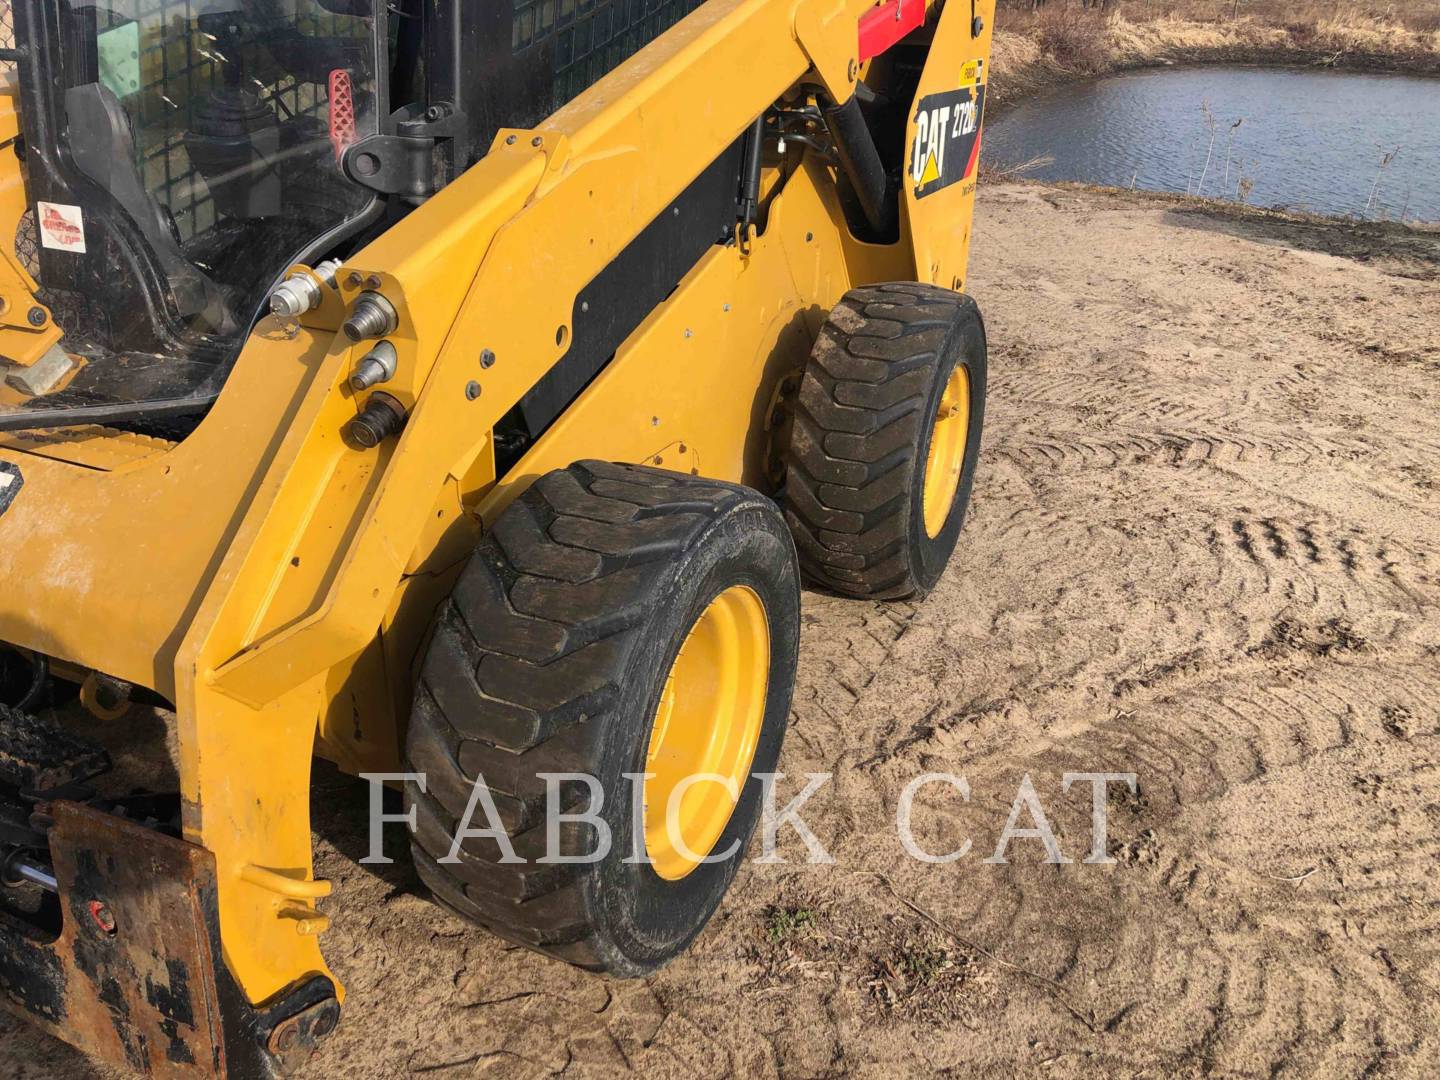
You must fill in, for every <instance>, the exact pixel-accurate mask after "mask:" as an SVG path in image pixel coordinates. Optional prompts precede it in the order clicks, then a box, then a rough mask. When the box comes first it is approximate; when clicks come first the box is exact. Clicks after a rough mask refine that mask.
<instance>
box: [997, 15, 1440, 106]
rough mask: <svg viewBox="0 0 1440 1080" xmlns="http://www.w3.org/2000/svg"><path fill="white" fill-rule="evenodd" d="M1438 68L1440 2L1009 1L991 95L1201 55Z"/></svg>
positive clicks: (1365, 66) (1000, 20)
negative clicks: (1103, 4) (1089, 3)
mask: <svg viewBox="0 0 1440 1080" xmlns="http://www.w3.org/2000/svg"><path fill="white" fill-rule="evenodd" d="M1227 60H1231V61H1240V62H1260V63H1264V62H1277V63H1302V64H1320V65H1325V66H1333V67H1339V66H1346V67H1355V68H1362V69H1391V70H1408V71H1419V72H1428V73H1436V74H1440V0H1397V2H1394V3H1345V2H1343V0H1340V2H1337V0H1331V2H1329V3H1323V2H1320V0H1298V2H1294V0H1288V2H1287V0H1239V2H1238V3H1237V2H1236V0H1110V3H1109V4H1108V6H1107V7H1106V8H1105V9H1104V10H1099V9H1098V4H1096V5H1093V6H1091V7H1089V8H1087V7H1085V6H1083V5H1082V3H1081V0H1046V2H1044V3H1043V4H1041V5H1040V6H1039V7H1038V8H1037V7H1036V6H1035V5H1034V4H1033V2H1032V0H1002V2H1001V6H1000V11H999V14H998V15H997V20H996V28H995V45H994V61H993V62H994V73H995V78H994V80H993V81H992V88H991V94H992V100H996V101H1002V102H1003V101H1004V100H1006V99H1007V98H1013V97H1015V96H1018V95H1020V94H1023V93H1025V92H1027V91H1028V90H1031V89H1034V88H1036V87H1038V86H1043V85H1045V84H1048V83H1052V82H1056V81H1059V80H1063V79H1068V78H1074V77H1076V76H1084V75H1095V74H1101V73H1104V72H1107V71H1114V70H1117V69H1120V68H1129V67H1142V66H1146V65H1149V64H1161V63H1176V62H1180V63H1183V62H1193V61H1211V62H1214V61H1227Z"/></svg>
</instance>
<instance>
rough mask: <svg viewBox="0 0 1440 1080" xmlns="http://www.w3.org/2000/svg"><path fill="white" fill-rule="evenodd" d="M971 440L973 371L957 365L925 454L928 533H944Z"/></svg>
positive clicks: (947, 383)
mask: <svg viewBox="0 0 1440 1080" xmlns="http://www.w3.org/2000/svg"><path fill="white" fill-rule="evenodd" d="M969 440H970V373H969V372H967V371H966V370H965V368H964V367H963V366H962V365H960V364H956V365H955V369H954V370H953V371H951V372H950V378H949V379H947V380H946V382H945V393H944V395H943V396H942V397H941V398H940V408H939V410H938V411H937V412H936V413H935V428H934V430H932V431H931V432H930V450H929V452H928V453H927V454H926V455H925V493H924V499H925V503H924V508H923V509H924V512H925V533H926V535H928V536H929V537H930V538H931V539H934V538H935V537H937V536H939V535H940V530H941V529H943V528H944V527H945V521H946V519H948V518H949V517H950V508H951V507H952V506H954V505H955V492H956V491H957V490H958V489H959V487H960V470H961V469H963V468H964V467H965V444H966V443H967V442H968V441H969Z"/></svg>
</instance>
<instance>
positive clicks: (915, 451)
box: [784, 282, 986, 599]
mask: <svg viewBox="0 0 1440 1080" xmlns="http://www.w3.org/2000/svg"><path fill="white" fill-rule="evenodd" d="M957 366H963V367H964V369H965V371H966V374H967V376H968V388H969V390H968V409H969V415H968V421H969V422H968V429H967V436H966V438H965V440H964V456H963V464H962V467H961V469H960V475H959V477H958V481H957V486H956V489H955V492H954V498H953V502H951V503H950V505H949V512H948V514H947V515H946V516H945V517H944V520H943V524H942V525H941V526H940V527H939V528H938V530H937V531H936V532H935V534H934V535H931V533H930V532H929V531H927V528H926V524H925V509H924V485H925V472H926V457H927V454H928V451H929V447H930V439H931V436H932V432H933V431H934V430H935V426H936V418H937V413H938V412H939V409H940V406H941V401H942V397H943V396H944V393H945V388H946V384H947V380H949V378H950V376H951V373H952V372H954V371H955V369H956V367H957ZM985 380H986V345H985V326H984V323H983V321H982V320H981V318H980V311H979V309H978V308H977V307H976V305H975V301H974V300H972V299H971V298H970V297H968V296H965V295H963V294H961V293H956V292H952V291H950V290H949V289H942V288H938V287H936V286H934V285H922V284H918V283H915V282H903V283H895V284H888V285H874V286H869V287H866V288H859V289H852V290H850V291H849V292H848V293H846V294H845V297H844V298H843V299H842V300H841V301H840V303H839V304H837V305H836V307H835V310H834V311H833V312H831V314H830V317H829V319H827V320H826V322H825V325H824V327H823V328H822V329H821V331H820V335H819V337H818V339H817V340H816V342H815V347H814V349H813V350H812V352H811V356H810V361H809V363H808V364H807V365H806V369H805V375H804V379H803V381H802V383H801V386H800V392H799V395H798V398H797V402H796V406H795V417H794V426H793V429H792V434H791V437H790V449H789V453H788V454H787V456H786V476H785V499H784V501H785V518H786V521H787V523H788V524H789V526H790V529H791V532H792V533H793V534H794V536H795V544H796V547H797V549H798V550H799V554H800V564H801V567H802V569H803V570H804V572H805V574H806V576H807V577H809V578H810V579H811V580H813V581H815V582H816V583H818V584H820V585H823V586H825V587H827V588H829V589H833V590H834V591H836V592H838V593H843V594H845V595H848V596H856V597H869V598H874V599H898V598H901V597H907V596H913V595H923V594H924V593H927V592H929V591H930V589H932V588H933V587H934V586H935V583H936V582H937V581H939V579H940V574H941V573H942V572H943V571H944V569H945V564H946V563H947V562H948V561H949V558H950V555H951V553H952V552H953V551H954V549H955V543H956V540H957V539H958V537H959V534H960V529H961V526H962V525H963V524H964V521H965V511H966V508H967V506H968V505H969V501H970V489H971V486H972V485H973V483H974V478H975V463H976V459H977V458H978V457H979V453H980V434H981V426H982V423H983V420H984V415H985Z"/></svg>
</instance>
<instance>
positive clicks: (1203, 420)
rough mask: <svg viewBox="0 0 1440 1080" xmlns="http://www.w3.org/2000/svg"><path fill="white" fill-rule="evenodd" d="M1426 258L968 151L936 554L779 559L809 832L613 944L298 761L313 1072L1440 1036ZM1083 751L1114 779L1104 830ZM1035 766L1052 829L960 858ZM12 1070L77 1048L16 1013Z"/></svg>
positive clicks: (1401, 1047) (1170, 1062)
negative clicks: (913, 590) (792, 620)
mask: <svg viewBox="0 0 1440 1080" xmlns="http://www.w3.org/2000/svg"><path fill="white" fill-rule="evenodd" d="M1437 271H1440V251H1437V245H1434V244H1431V243H1430V242H1428V241H1422V240H1412V241H1397V240H1395V239H1394V238H1393V237H1391V238H1389V239H1387V238H1386V237H1385V236H1384V235H1382V234H1379V233H1364V232H1360V233H1357V232H1355V231H1354V230H1353V229H1348V228H1345V227H1341V226H1334V225H1327V226H1313V225H1305V224H1296V223H1285V222H1279V221H1275V220H1268V219H1246V218H1224V217H1216V216H1213V215H1207V214H1205V213H1201V212H1196V211H1192V210H1187V209H1184V208H1180V207H1177V206H1174V205H1170V204H1166V203H1163V202H1157V201H1154V200H1142V199H1139V198H1136V197H1130V196H1116V195H1105V194H1095V193H1086V192H1081V191H1073V190H1061V189H1051V188H1041V187H1030V186H1006V185H1001V186H991V187H988V188H986V189H985V191H984V193H983V198H982V205H981V207H980V211H979V220H978V235H977V242H976V251H975V264H974V278H973V281H972V282H971V289H972V291H973V292H974V294H975V295H976V296H977V298H978V299H979V301H980V303H981V306H982V308H983V310H984V311H985V313H986V315H987V318H988V322H989V328H990V335H991V360H990V362H991V373H990V379H991V382H990V403H989V416H988V420H987V426H986V432H985V450H984V459H983V464H982V469H981V472H980V475H979V479H978V482H977V484H976V487H975V498H974V504H973V509H972V511H971V517H970V520H969V522H968V524H967V525H966V528H965V532H964V534H963V536H962V538H961V544H960V549H959V552H958V553H957V555H956V557H955V559H954V561H953V563H952V565H951V567H950V569H949V571H948V573H947V574H946V576H945V579H944V581H943V582H942V584H941V585H940V587H939V589H938V590H937V591H936V592H935V593H934V594H933V595H932V596H931V597H930V598H929V599H928V600H926V601H925V602H923V603H919V604H908V603H900V604H867V603H855V602H851V601H845V600H839V599H834V598H830V597H827V596H822V595H818V594H813V593H812V594H807V595H806V597H805V603H804V642H803V655H802V660H801V666H800V674H799V684H798V687H797V692H796V698H795V709H794V715H793V718H792V721H791V729H790V734H789V738H788V742H787V744H786V747H785V752H784V756H783V759H782V765H783V768H784V770H785V772H786V773H788V774H790V775H791V776H795V777H798V776H800V775H801V774H805V773H832V774H834V779H833V780H832V781H831V782H830V783H829V784H828V785H827V786H826V787H825V788H824V789H823V790H822V792H821V793H820V794H819V795H817V796H816V797H815V798H814V799H813V800H812V802H811V804H810V806H809V807H807V813H806V817H807V820H808V821H809V822H810V824H811V826H812V827H813V828H814V830H815V832H816V834H817V835H818V836H819V838H820V839H821V841H822V842H823V843H824V845H825V846H826V847H827V848H828V849H829V851H830V852H831V853H832V854H833V856H834V859H835V862H834V864H833V865H829V866H808V865H805V864H804V863H803V862H802V861H800V860H801V859H802V857H803V854H804V851H803V846H802V845H801V844H800V842H799V841H798V840H797V839H796V838H795V837H794V835H793V834H790V833H787V834H785V835H784V836H783V837H782V843H781V847H780V852H781V854H783V855H785V856H787V857H788V858H789V859H790V860H791V861H790V862H789V863H787V864H783V865H764V866H762V865H754V864H753V863H747V865H746V866H745V867H744V868H743V869H742V870H741V872H740V874H739V877H738V879H737V881H736V883H735V886H734V888H733V889H732V890H731V892H730V895H729V897H728V899H727V900H726V901H725V903H724V905H723V906H722V908H721V910H720V912H719V914H718V915H717V917H716V918H715V920H714V921H713V922H712V924H711V925H710V926H709V928H708V929H707V930H706V931H705V932H704V934H703V935H702V936H701V937H700V939H699V940H698V942H697V943H696V945H695V947H694V948H693V949H692V950H691V951H690V952H689V953H688V954H687V955H685V956H683V957H682V958H680V959H679V960H677V961H675V962H674V963H673V964H671V965H670V966H669V967H668V968H666V969H665V970H664V971H662V972H661V973H660V974H658V975H656V976H655V977H653V978H650V979H646V980H644V981H639V982H628V983H618V982H608V981H604V980H600V979H596V978H593V977H590V976H586V975H583V974H581V973H579V972H576V971H572V970H570V969H567V968H565V967H562V966H560V965H558V964H555V963H551V962H547V961H545V960H543V959H541V958H539V957H536V956H534V955H531V954H528V953H526V952H524V951H520V950H516V949H513V948H511V947H508V946H506V945H503V944H501V943H500V942H498V941H497V940H495V939H494V938H491V937H489V936H487V935H486V934H485V933H483V932H480V931H478V930H473V929H470V928H468V927H467V926H466V925H464V924H462V923H461V922H459V921H457V920H456V919H454V918H452V917H451V916H449V915H447V914H446V913H444V912H443V911H441V910H440V909H439V908H437V907H435V906H433V905H431V904H430V903H429V902H428V901H427V900H426V899H425V898H424V896H423V894H422V891H421V889H420V887H419V885H418V883H417V881H416V879H415V877H414V876H413V874H412V872H411V871H410V870H409V869H408V867H407V866H406V865H405V863H404V862H402V861H397V862H396V864H395V865H393V866H390V867H367V866H363V865H360V864H359V863H358V861H357V860H358V858H359V856H360V855H362V854H363V853H364V845H365V837H364V825H363V808H364V798H365V795H364V790H363V789H362V788H361V787H359V786H358V785H357V784H356V783H354V782H352V781H348V780H345V779H343V778H341V777H339V776H336V775H334V774H331V773H322V774H320V776H319V779H318V782H317V797H316V815H315V832H316V844H317V848H318V852H319V856H318V867H317V869H318V872H319V873H320V874H321V875H323V876H325V877H328V878H331V879H333V880H334V881H335V884H336V893H337V899H335V900H333V901H330V902H329V904H328V910H329V911H330V913H331V914H332V915H333V916H334V919H335V925H334V928H333V929H332V931H331V932H330V933H329V934H328V935H327V938H326V946H327V953H328V955H329V957H330V958H331V962H332V963H333V964H334V966H335V969H336V970H337V972H338V973H339V975H340V976H341V977H342V978H343V979H344V980H345V981H346V982H347V983H348V985H349V988H350V992H351V995H352V996H351V998H350V1004H349V1005H348V1006H347V1008H346V1014H345V1019H344V1021H343V1023H342V1026H341V1028H340V1030H339V1031H338V1033H337V1034H336V1035H335V1036H334V1038H333V1039H332V1040H331V1041H330V1042H329V1044H328V1045H327V1046H326V1047H325V1048H324V1049H323V1051H322V1052H321V1054H320V1055H319V1056H318V1057H317V1058H316V1060H315V1061H314V1063H313V1066H312V1068H311V1069H310V1071H309V1075H314V1076H340V1075H346V1076H401V1075H410V1074H426V1075H434V1076H471V1075H496V1076H504V1077H540V1076H546V1075H550V1074H559V1073H565V1074H566V1075H570V1076H602V1075H611V1074H615V1073H619V1072H624V1071H636V1072H641V1073H644V1074H647V1075H656V1076H683V1077H694V1076H724V1075H738V1076H745V1077H766V1076H775V1077H822V1076H842V1075H844V1076H850V1075H859V1076H881V1075H885V1076H889V1075H897V1074H898V1075H920V1074H933V1073H944V1072H950V1071H953V1072H955V1073H957V1074H958V1073H964V1074H982V1075H983V1074H989V1075H1003V1074H1019V1075H1024V1076H1035V1077H1067V1076H1076V1077H1078V1076H1093V1075H1113V1076H1155V1077H1159V1076H1175V1075H1180V1076H1186V1075H1199V1074H1204V1073H1221V1074H1226V1075H1239V1076H1266V1075H1269V1076H1277V1075H1281V1076H1291V1075H1325V1076H1421V1075H1433V1067H1434V1064H1435V1062H1436V1061H1437V1060H1440V937H1437V935H1436V931H1437V929H1440V914H1437V912H1440V864H1437V858H1436V857H1437V854H1440V832H1437V826H1440V739H1437V735H1440V715H1437V706H1436V697H1437V691H1440V621H1437V610H1440V607H1437V605H1440V486H1437V485H1440V420H1437V408H1436V402H1437V397H1440V395H1437V391H1440V283H1437ZM927 771H938V772H951V773H957V774H963V775H964V776H966V777H967V778H968V781H969V783H970V786H971V790H972V798H971V800H970V802H969V803H968V804H967V803H964V802H962V801H961V799H960V797H959V795H958V794H957V793H956V792H955V791H953V790H951V789H948V788H946V787H944V786H941V785H936V786H933V787H930V788H927V789H925V792H924V794H923V795H922V796H921V798H919V799H918V800H917V803H916V812H915V815H914V822H915V833H916V836H917V839H918V840H919V841H920V842H921V843H922V844H923V845H925V846H926V847H928V848H929V849H931V850H934V851H944V850H947V849H950V848H954V847H956V846H958V845H959V844H960V843H961V842H962V841H963V840H964V839H966V838H969V839H971V840H972V841H973V845H974V846H973V850H972V851H971V853H970V854H969V855H967V856H965V857H964V858H961V859H959V860H958V861H956V862H954V863H951V864H948V865H926V864H923V863H919V862H916V861H913V860H911V859H909V858H907V857H906V856H905V855H904V853H903V851H902V849H901V846H900V842H899V840H898V838H897V834H896V829H895V825H894V817H895V811H896V806H897V802H898V800H899V796H900V792H901V790H902V788H903V787H904V786H905V784H906V783H907V782H908V781H910V780H911V779H912V778H913V777H915V776H916V775H918V774H920V773H922V772H927ZM1067 771H1083V772H1101V771H1111V772H1133V773H1135V774H1136V775H1137V777H1138V783H1139V790H1138V794H1136V795H1133V796H1131V795H1128V794H1127V795H1124V796H1123V797H1121V792H1119V791H1118V790H1115V791H1114V797H1113V798H1112V813H1111V820H1110V828H1111V837H1110V850H1111V853H1112V854H1113V855H1114V857H1115V859H1116V862H1115V863H1114V864H1113V865H1109V866H1095V865H1086V864H1084V863H1083V862H1082V861H1081V860H1082V859H1083V858H1084V857H1085V855H1086V854H1087V853H1088V851H1089V848H1090V843H1091V832H1090V829H1091V822H1090V796H1089V788H1088V787H1087V786H1084V785H1081V786H1079V787H1077V788H1075V789H1073V790H1072V791H1071V792H1070V794H1069V795H1068V796H1066V795H1064V794H1062V791H1061V777H1062V775H1063V774H1064V773H1065V772H1067ZM1026 774H1029V775H1030V776H1031V777H1032V779H1033V783H1034V787H1035V789H1036V791H1037V792H1038V794H1039V797H1040V798H1041V799H1042V800H1043V803H1044V806H1045V809H1046V811H1047V812H1048V814H1049V818H1050V822H1051V824H1052V825H1053V826H1054V829H1055V832H1056V835H1057V837H1058V840H1059V844H1060V847H1061V849H1062V851H1063V852H1064V854H1065V855H1066V857H1068V858H1070V859H1072V860H1073V861H1072V862H1070V863H1069V864H1066V865H1047V864H1046V863H1044V862H1043V861H1042V859H1043V848H1042V845H1041V843H1040V842H1039V841H1038V840H1034V839H1020V840H1016V841H1014V842H1013V844H1012V846H1011V847H1010V850H1009V855H1010V862H1009V863H1008V865H995V864H987V863H985V862H984V861H983V859H984V858H985V857H986V856H988V855H990V854H991V853H992V852H993V850H994V847H995V844H996V840H997V838H998V837H999V834H1000V832H1001V830H1002V829H1003V827H1004V824H1005V820H1006V817H1007V814H1008V812H1009V809H1010V805H1011V800H1012V799H1013V798H1014V797H1015V793H1016V789H1017V787H1018V786H1019V785H1020V783H1021V780H1022V777H1024V776H1025V775H1026ZM797 789H798V788H790V789H787V790H791V791H793V790H797ZM1027 823H1028V822H1027ZM394 839H395V843H394V845H393V849H394V853H395V854H397V855H399V854H401V849H402V846H403V838H402V837H400V836H398V835H397V836H396V837H395V838H394ZM0 1073H3V1074H6V1075H9V1076H12V1077H22V1078H31V1077H37V1078H38V1077H79V1076H87V1075H94V1073H93V1071H92V1070H91V1068H90V1066H88V1065H87V1064H86V1062H85V1061H84V1060H83V1059H81V1058H80V1057H79V1056H78V1055H76V1054H75V1053H73V1052H72V1051H70V1050H68V1049H67V1048H65V1047H63V1046H61V1045H59V1044H57V1043H55V1042H53V1041H51V1040H49V1039H48V1038H46V1037H44V1036H39V1035H37V1034H35V1033H33V1032H31V1031H29V1030H28V1029H25V1028H23V1027H21V1026H19V1025H17V1024H16V1023H15V1022H14V1021H11V1020H9V1019H3V1018H0Z"/></svg>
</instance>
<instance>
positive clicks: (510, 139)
mask: <svg viewBox="0 0 1440 1080" xmlns="http://www.w3.org/2000/svg"><path fill="white" fill-rule="evenodd" d="M505 145H506V146H514V145H515V136H514V135H506V136H505Z"/></svg>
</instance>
